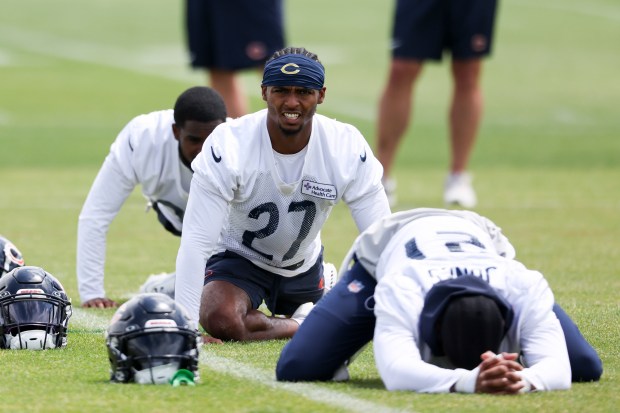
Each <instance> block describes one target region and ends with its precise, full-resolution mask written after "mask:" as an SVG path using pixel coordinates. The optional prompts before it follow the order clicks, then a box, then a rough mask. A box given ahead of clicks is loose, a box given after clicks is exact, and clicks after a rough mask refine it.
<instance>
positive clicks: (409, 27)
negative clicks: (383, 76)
mask: <svg viewBox="0 0 620 413" xmlns="http://www.w3.org/2000/svg"><path fill="white" fill-rule="evenodd" d="M496 9H497V0H413V1H411V0H397V2H396V10H395V14H394V25H393V34H392V60H391V65H390V69H389V75H388V81H387V84H386V86H385V89H384V90H383V94H382V96H381V100H380V103H379V114H378V126H377V151H376V152H377V158H378V159H379V161H380V162H381V164H382V165H383V168H384V178H383V182H384V186H385V189H386V192H387V194H388V198H390V203H391V204H392V205H394V204H395V203H396V182H395V180H394V179H393V178H392V176H391V175H390V174H391V172H392V166H393V163H394V158H395V156H396V151H397V149H398V146H399V144H400V142H401V140H402V137H403V135H404V134H405V132H406V130H407V127H408V125H409V118H410V116H411V106H412V94H413V88H414V86H415V82H416V80H417V79H418V77H419V75H420V74H421V72H422V68H423V66H424V63H425V61H427V60H431V61H433V60H434V61H440V60H441V58H442V54H443V52H444V50H449V51H450V53H451V55H452V78H453V81H454V88H453V95H452V101H451V104H450V113H449V130H450V132H449V133H450V145H451V163H450V173H449V175H448V176H447V178H446V181H445V187H444V196H443V197H444V202H445V203H446V204H447V205H457V206H461V207H463V208H473V207H475V206H476V203H477V197H476V193H475V191H474V189H473V187H472V184H471V176H470V175H469V173H468V172H467V165H468V162H469V159H470V155H471V153H472V150H473V147H474V143H475V141H476V135H477V133H478V129H479V125H480V121H481V118H482V109H483V96H482V90H481V86H480V76H481V72H482V58H484V57H485V56H488V55H489V54H490V53H491V44H492V40H493V28H494V24H495V16H496Z"/></svg>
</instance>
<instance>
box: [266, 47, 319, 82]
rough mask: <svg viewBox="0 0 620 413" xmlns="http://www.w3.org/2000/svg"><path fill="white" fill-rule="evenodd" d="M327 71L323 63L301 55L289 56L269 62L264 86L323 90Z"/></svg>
mask: <svg viewBox="0 0 620 413" xmlns="http://www.w3.org/2000/svg"><path fill="white" fill-rule="evenodd" d="M324 83H325V69H324V68H323V65H321V63H319V62H317V61H316V60H312V59H310V58H309V57H306V56H304V55H300V54H287V55H282V56H279V57H276V58H275V59H273V60H271V61H269V62H267V64H266V65H265V71H264V72H263V83H262V84H261V85H262V86H300V87H305V88H308V89H322V88H323V84H324Z"/></svg>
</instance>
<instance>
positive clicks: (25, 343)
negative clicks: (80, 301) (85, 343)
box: [0, 266, 72, 350]
mask: <svg viewBox="0 0 620 413" xmlns="http://www.w3.org/2000/svg"><path fill="white" fill-rule="evenodd" d="M71 314H72V307H71V301H70V300H69V299H68V298H67V294H66V293H65V289H64V288H63V286H62V284H60V282H59V281H58V280H57V279H56V278H55V277H54V276H53V275H52V274H50V273H48V272H47V271H45V270H44V269H43V268H40V267H31V266H25V267H18V268H15V269H14V270H12V271H11V272H9V273H7V274H5V275H4V276H2V277H1V278H0V348H4V349H18V350H19V349H27V350H43V349H50V348H59V347H65V346H66V345H67V324H68V322H69V318H70V317H71Z"/></svg>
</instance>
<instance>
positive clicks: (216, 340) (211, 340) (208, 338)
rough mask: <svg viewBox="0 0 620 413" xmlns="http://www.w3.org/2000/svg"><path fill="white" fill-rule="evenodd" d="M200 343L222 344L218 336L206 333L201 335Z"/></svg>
mask: <svg viewBox="0 0 620 413" xmlns="http://www.w3.org/2000/svg"><path fill="white" fill-rule="evenodd" d="M202 344H224V342H223V341H222V340H220V339H219V338H215V337H211V336H210V335H208V334H203V335H202Z"/></svg>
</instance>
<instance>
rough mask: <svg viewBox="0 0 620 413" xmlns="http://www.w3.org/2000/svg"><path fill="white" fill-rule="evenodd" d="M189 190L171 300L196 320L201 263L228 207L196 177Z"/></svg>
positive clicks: (211, 247) (213, 245) (214, 242)
mask: <svg viewBox="0 0 620 413" xmlns="http://www.w3.org/2000/svg"><path fill="white" fill-rule="evenodd" d="M190 192H191V196H190V197H189V200H188V203H187V210H186V211H185V218H184V225H183V228H184V229H183V234H182V236H181V246H180V247H179V253H178V255H177V261H176V279H175V296H174V299H175V301H176V302H178V303H180V304H181V305H182V306H184V307H185V308H186V309H187V310H188V312H189V315H190V317H191V318H192V320H194V321H196V322H197V321H198V320H199V309H200V296H201V294H202V287H203V282H204V275H205V274H204V272H205V265H206V263H207V259H208V258H209V257H210V256H211V254H212V253H213V251H214V250H215V249H216V248H217V240H218V237H219V235H220V231H221V229H222V227H223V226H224V224H225V223H226V219H227V217H228V208H229V207H228V202H226V200H225V199H223V198H222V197H221V196H219V194H215V193H213V192H210V190H209V189H208V188H205V187H204V186H203V185H202V184H201V183H200V181H198V180H192V186H191V189H190Z"/></svg>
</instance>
